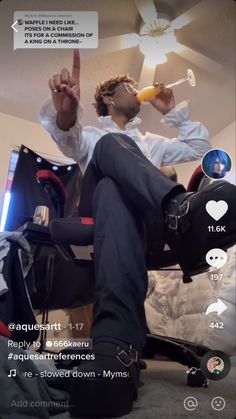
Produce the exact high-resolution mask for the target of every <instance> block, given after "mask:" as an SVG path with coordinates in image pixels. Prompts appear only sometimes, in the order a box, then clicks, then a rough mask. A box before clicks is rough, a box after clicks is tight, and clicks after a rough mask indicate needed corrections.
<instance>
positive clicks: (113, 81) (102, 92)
mask: <svg viewBox="0 0 236 419" xmlns="http://www.w3.org/2000/svg"><path fill="white" fill-rule="evenodd" d="M124 82H127V83H130V84H131V85H132V86H136V85H137V83H136V81H135V80H134V78H133V77H130V76H129V74H122V75H120V76H116V77H111V78H110V79H109V80H106V81H103V82H102V83H100V84H98V86H97V87H96V90H95V94H94V99H95V103H94V104H93V105H94V107H95V109H96V113H97V115H98V116H106V115H107V114H108V112H107V106H106V105H105V103H104V102H103V96H112V95H113V94H114V90H115V89H116V87H118V85H119V84H120V83H124Z"/></svg>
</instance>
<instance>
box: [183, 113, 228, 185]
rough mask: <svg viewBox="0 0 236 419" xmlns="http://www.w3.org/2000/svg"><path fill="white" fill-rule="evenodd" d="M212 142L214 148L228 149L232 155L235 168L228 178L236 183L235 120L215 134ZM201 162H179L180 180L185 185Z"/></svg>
mask: <svg viewBox="0 0 236 419" xmlns="http://www.w3.org/2000/svg"><path fill="white" fill-rule="evenodd" d="M211 144H212V147H213V148H220V149H223V150H225V151H227V153H228V154H229V155H230V157H231V160H232V166H233V168H232V170H231V172H230V173H229V175H228V176H227V178H226V179H227V180H228V181H229V182H232V183H235V179H236V176H235V175H236V173H235V154H236V146H235V121H233V122H231V124H229V125H227V127H225V128H224V129H223V130H222V131H220V132H219V133H218V134H217V135H215V136H214V137H213V138H212V139H211ZM199 164H200V161H195V162H191V163H183V164H179V165H178V166H176V171H177V174H178V181H179V182H180V183H182V184H184V186H187V184H188V180H189V179H190V177H191V175H192V173H193V171H194V170H195V168H196V167H197V166H198V165H199Z"/></svg>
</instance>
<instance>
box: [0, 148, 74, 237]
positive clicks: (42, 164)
mask: <svg viewBox="0 0 236 419" xmlns="http://www.w3.org/2000/svg"><path fill="white" fill-rule="evenodd" d="M38 170H51V171H52V172H54V173H55V174H56V175H57V176H58V177H59V178H60V179H61V181H62V182H63V184H64V186H65V188H66V190H67V192H68V200H67V202H66V204H65V208H64V214H65V217H68V216H73V215H77V208H78V203H79V196H80V189H81V181H82V175H81V172H80V169H79V166H78V165H77V164H72V165H57V164H53V163H50V162H49V161H48V160H46V159H44V158H43V157H41V156H40V155H38V154H37V153H35V152H34V151H32V150H30V149H29V148H28V147H25V146H24V145H22V146H21V148H20V152H19V158H18V161H17V165H16V170H15V173H14V178H13V182H12V188H11V201H10V205H9V210H8V215H7V220H6V224H5V231H14V230H17V228H18V227H20V226H21V225H22V224H24V223H25V222H27V221H30V220H31V219H32V217H33V215H34V210H35V207H36V206H38V205H45V206H47V207H48V208H49V218H50V219H52V218H54V217H56V212H55V209H54V208H53V206H52V204H51V202H50V201H49V199H48V198H47V196H46V194H45V192H44V191H43V188H42V186H41V185H40V184H39V183H38V182H37V179H36V172H37V171H38Z"/></svg>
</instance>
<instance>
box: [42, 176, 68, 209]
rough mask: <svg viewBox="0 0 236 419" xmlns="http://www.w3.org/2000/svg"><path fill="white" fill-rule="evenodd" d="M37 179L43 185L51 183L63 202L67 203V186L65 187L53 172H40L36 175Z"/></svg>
mask: <svg viewBox="0 0 236 419" xmlns="http://www.w3.org/2000/svg"><path fill="white" fill-rule="evenodd" d="M36 179H37V181H38V182H39V183H40V184H42V185H43V184H44V183H45V182H48V183H50V184H51V185H52V186H54V187H55V189H56V190H57V191H58V193H59V194H60V196H61V198H62V199H63V201H64V202H65V201H66V200H67V197H68V195H67V191H66V189H65V186H64V185H63V183H62V181H61V179H60V178H59V177H58V176H57V175H55V173H53V172H52V171H51V170H38V171H37V173H36Z"/></svg>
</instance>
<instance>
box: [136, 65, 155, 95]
mask: <svg viewBox="0 0 236 419" xmlns="http://www.w3.org/2000/svg"><path fill="white" fill-rule="evenodd" d="M155 71H156V66H155V67H150V66H148V65H147V60H146V59H145V58H144V60H143V66H142V70H141V74H140V78H139V84H138V88H139V89H142V88H143V87H146V86H152V85H153V80H154V75H155Z"/></svg>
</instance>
